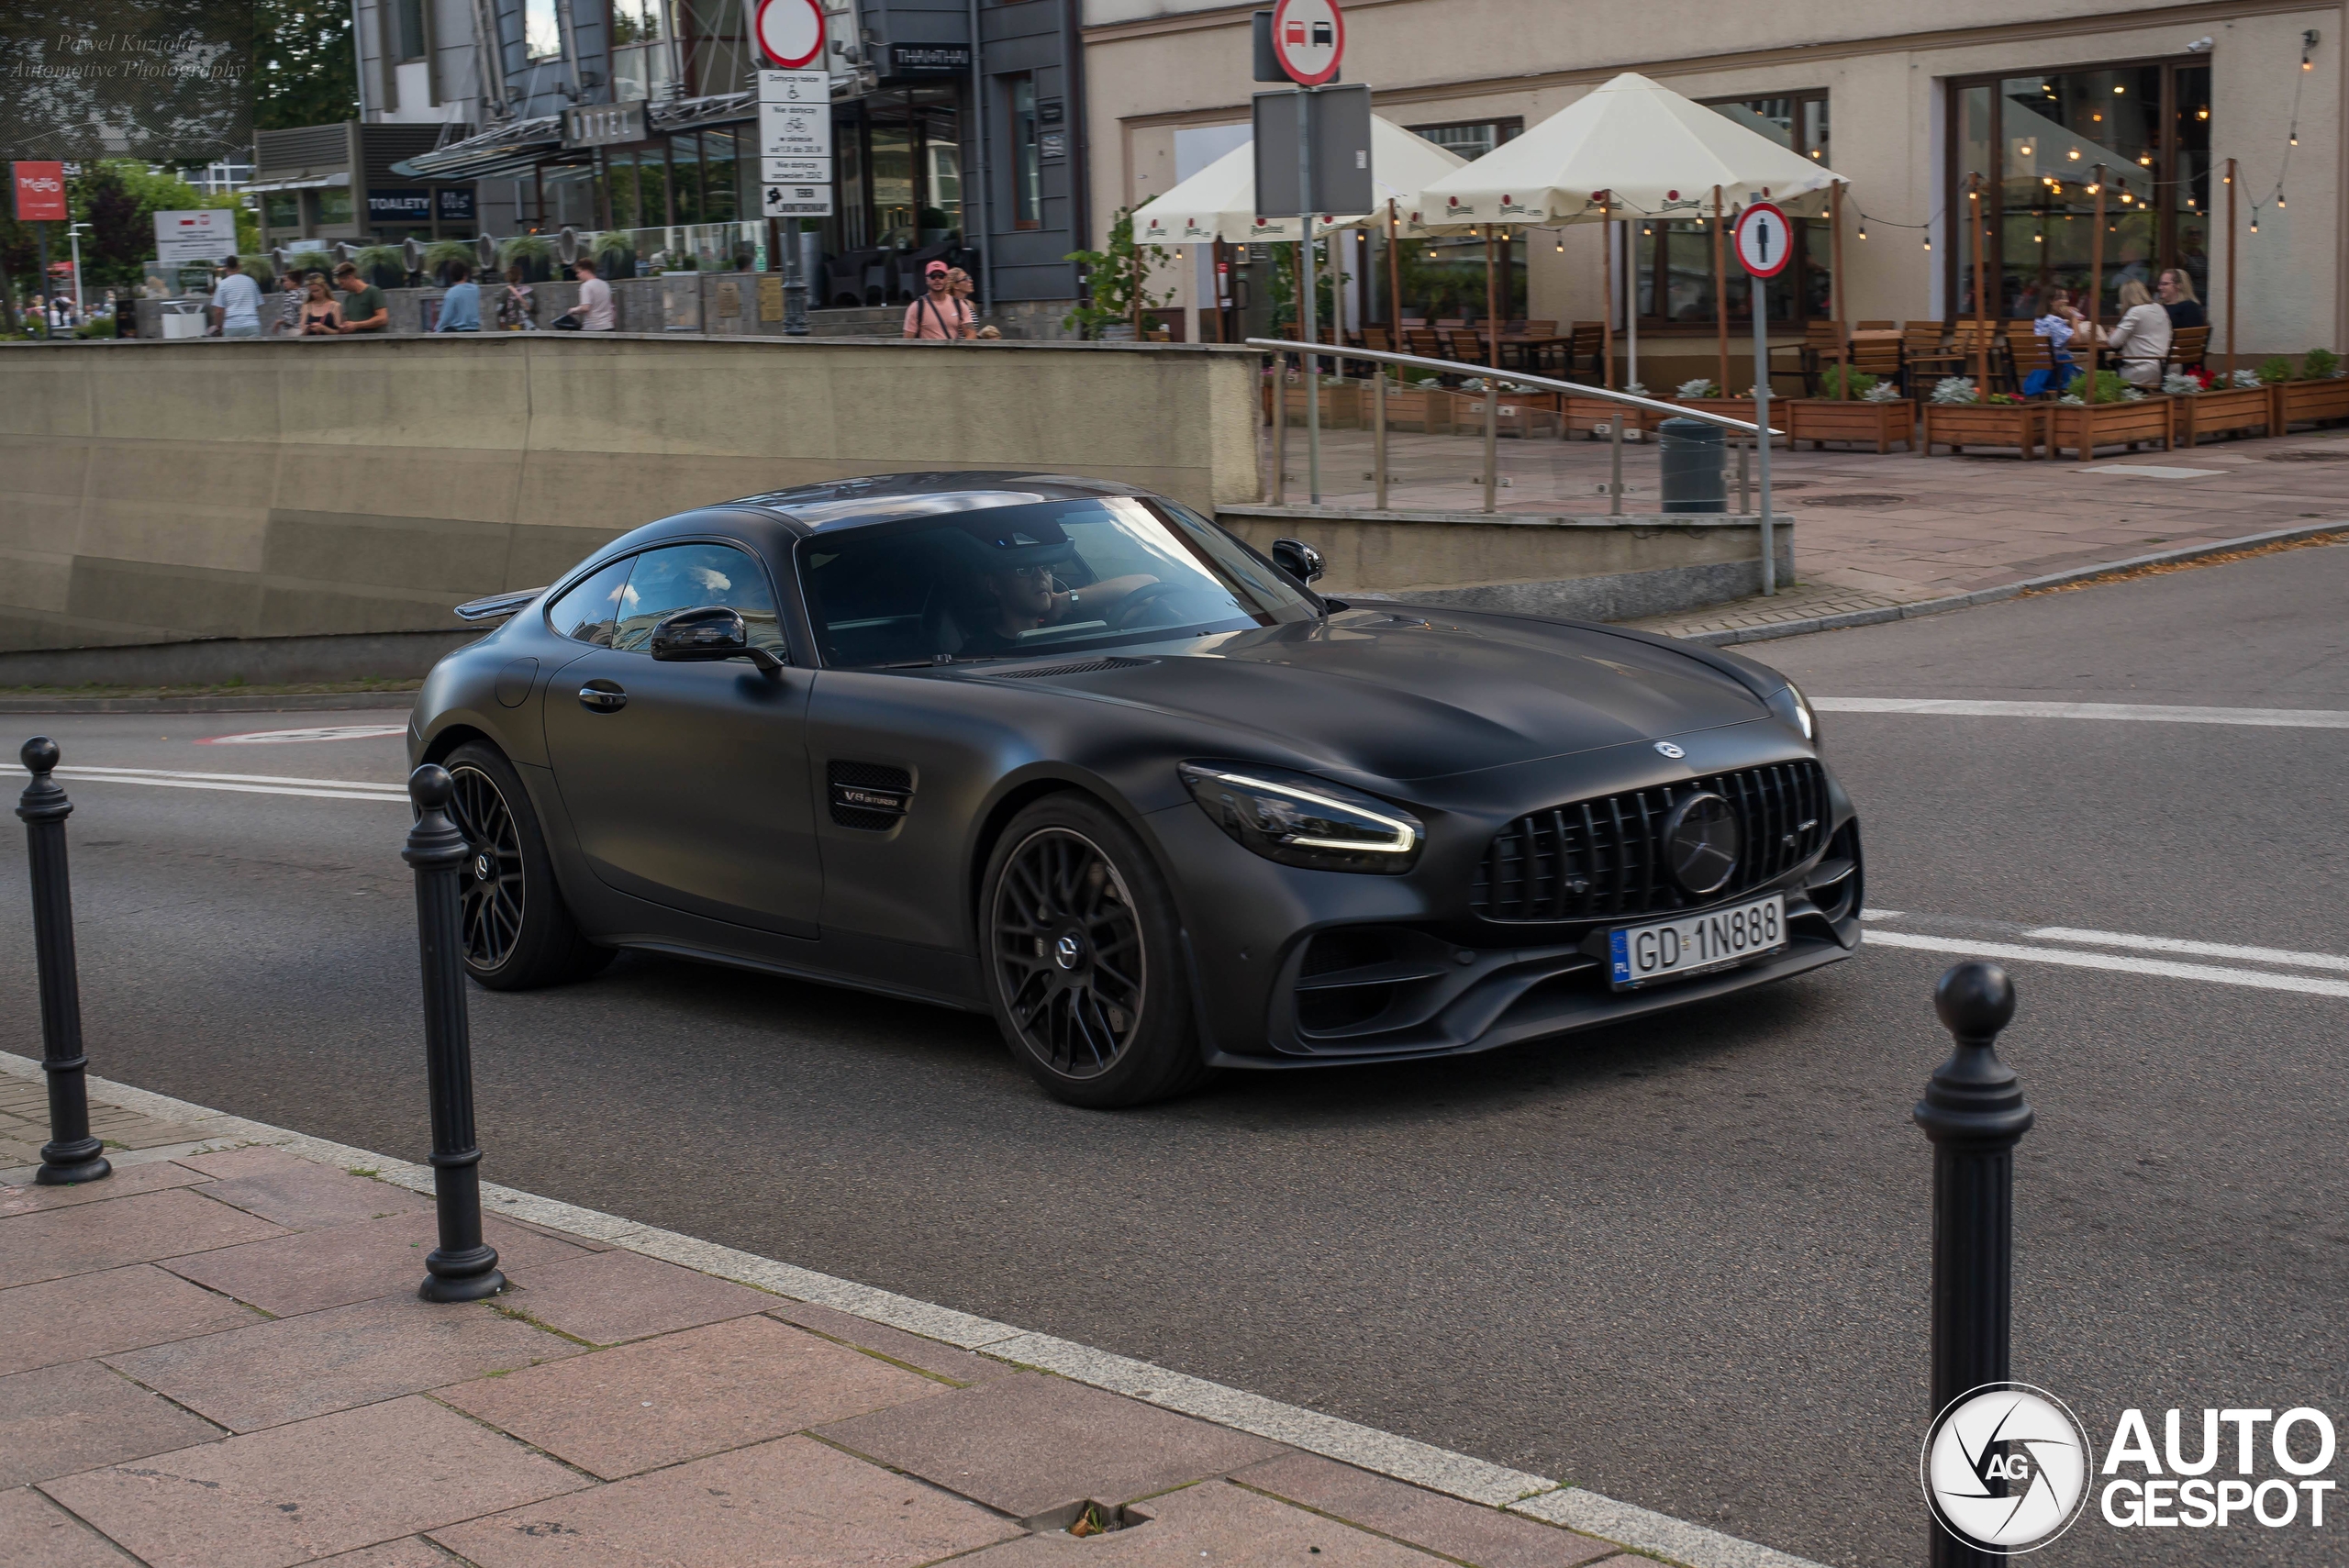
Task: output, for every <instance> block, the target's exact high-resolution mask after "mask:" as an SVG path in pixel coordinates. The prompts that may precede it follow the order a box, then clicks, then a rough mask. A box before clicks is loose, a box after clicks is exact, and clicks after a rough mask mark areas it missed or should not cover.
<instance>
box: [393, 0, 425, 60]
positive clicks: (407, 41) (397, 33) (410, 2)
mask: <svg viewBox="0 0 2349 1568" xmlns="http://www.w3.org/2000/svg"><path fill="white" fill-rule="evenodd" d="M424 4H425V0H393V4H392V35H393V36H392V50H393V53H394V55H395V57H396V58H398V59H400V60H422V59H423V58H424Z"/></svg>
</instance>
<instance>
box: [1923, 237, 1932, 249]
mask: <svg viewBox="0 0 2349 1568" xmlns="http://www.w3.org/2000/svg"><path fill="white" fill-rule="evenodd" d="M1932 248H1933V237H1932V235H1930V234H1928V235H1926V236H1925V249H1926V250H1932Z"/></svg>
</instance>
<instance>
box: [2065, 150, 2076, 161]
mask: <svg viewBox="0 0 2349 1568" xmlns="http://www.w3.org/2000/svg"><path fill="white" fill-rule="evenodd" d="M2065 157H2067V158H2069V159H2070V160H2071V161H2073V162H2075V163H2077V162H2078V161H2080V150H2079V149H2078V148H2076V147H2075V148H2074V149H2072V150H2071V151H2070V152H2068V153H2066V154H2065Z"/></svg>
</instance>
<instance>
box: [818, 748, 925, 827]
mask: <svg viewBox="0 0 2349 1568" xmlns="http://www.w3.org/2000/svg"><path fill="white" fill-rule="evenodd" d="M826 773H827V775H828V776H827V777H826V779H825V783H827V784H829V785H830V786H831V789H830V795H831V807H832V820H833V821H834V822H837V823H839V824H840V825H841V827H843V828H864V829H865V830H866V831H868V832H874V833H885V832H887V831H888V830H889V829H890V828H895V827H896V825H897V824H898V822H899V821H900V820H902V819H903V818H904V817H905V815H906V812H907V809H908V808H909V807H910V806H912V804H913V797H914V776H913V774H911V773H907V771H906V770H905V769H903V768H893V767H891V766H889V765H888V764H887V763H885V762H846V761H841V760H837V759H836V760H835V761H833V762H831V763H830V765H829V767H828V768H827V769H826Z"/></svg>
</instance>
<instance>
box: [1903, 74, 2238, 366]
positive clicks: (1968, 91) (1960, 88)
mask: <svg viewBox="0 0 2349 1568" xmlns="http://www.w3.org/2000/svg"><path fill="white" fill-rule="evenodd" d="M1950 112H1951V116H1952V123H1951V133H1952V134H1951V138H1950V167H1949V169H1948V171H1947V173H1946V179H1947V182H1948V189H1949V192H1950V202H1949V211H1950V215H1951V221H1950V223H1949V226H1948V234H1947V247H1946V249H1947V250H1948V255H1947V256H1946V257H1945V259H1944V261H1943V265H1944V266H1945V267H1946V268H1947V271H1946V272H1945V273H1944V277H1945V278H1946V280H1947V284H1948V290H1949V292H1948V297H1949V299H1950V300H1951V301H1952V308H1953V310H1954V311H1955V312H1956V313H1957V314H1959V315H1965V316H1970V315H1972V314H1973V313H1974V309H1975V298H1974V296H1975V267H1974V252H1975V248H1976V235H1975V232H1974V226H1973V223H1972V217H1973V214H1972V211H1971V209H1972V208H1973V207H1974V206H1976V203H1974V202H1973V201H1971V200H1969V199H1968V198H1967V197H1966V195H1965V190H1966V187H1967V183H1968V176H1971V175H1977V174H1978V175H1979V176H1981V189H1982V198H1981V201H1980V203H1979V206H1980V208H1981V235H1980V248H1981V251H1982V264H1983V271H1984V272H1986V273H1987V275H1988V276H1987V281H1988V284H1989V287H1988V290H1987V298H1986V299H1985V301H1984V308H1985V311H1986V313H1987V314H1988V315H1991V316H1998V317H2009V318H2021V317H2033V316H2037V315H2039V314H2040V313H2041V312H2040V309H2039V306H2040V302H2041V300H2042V299H2043V297H2044V296H2045V295H2048V294H2049V293H2051V292H2052V291H2053V290H2054V289H2057V288H2062V289H2065V290H2068V291H2070V293H2071V294H2072V295H2073V297H2074V298H2075V299H2077V300H2081V301H2082V302H2083V303H2082V307H2083V308H2085V307H2086V306H2085V298H2084V296H2085V295H2086V293H2087V287H2088V280H2089V276H2090V274H2091V272H2094V271H2095V270H2096V267H2097V263H2098V262H2099V260H2100V261H2102V264H2103V280H2102V281H2103V295H2102V299H2101V301H2100V304H2099V312H2098V313H2099V315H2100V316H2102V317H2105V318H2106V319H2108V320H2109V319H2110V318H2111V317H2112V316H2113V315H2114V314H2115V313H2116V312H2117V311H2118V309H2119V306H2120V299H2119V294H2120V289H2121V284H2124V283H2128V282H2131V281H2132V280H2133V281H2135V282H2137V283H2141V284H2144V285H2145V286H2146V287H2147V288H2148V289H2151V288H2152V287H2153V286H2154V284H2155V283H2156V282H2157V281H2158V278H2159V275H2160V273H2161V272H2162V271H2163V270H2164V269H2165V268H2170V267H2176V268H2178V269H2180V270H2182V271H2183V272H2185V273H2186V274H2187V276H2188V278H2189V279H2191V280H2192V282H2193V284H2194V288H2195V292H2196V294H2197V295H2202V294H2203V293H2205V292H2206V291H2207V289H2208V286H2209V283H2210V248H2209V239H2210V183H2211V182H2210V66H2209V65H2207V64H2204V63H2201V62H2199V61H2151V62H2141V63H2138V64H2133V65H2108V66H2094V67H2090V68H2088V69H2087V70H2081V71H2063V72H2045V73H2038V72H2033V73H2031V74H2027V75H2021V76H2002V77H1997V78H1991V79H1985V80H1979V81H1974V82H1962V83H1954V84H1953V86H1952V88H1951V106H1950ZM2099 169H2101V171H2102V173H2101V175H2100V176H2099ZM2099 184H2101V185H2102V187H2103V190H2102V195H2103V197H2104V232H2103V235H2102V237H2101V238H2102V244H2101V247H2100V248H2099V243H2098V239H2099V236H2098V235H2097V233H2096V206H2097V195H2098V191H2097V190H2096V188H2095V187H2097V186H2098V185H2099ZM2099 249H2100V250H2101V254H2100V256H2099Z"/></svg>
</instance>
